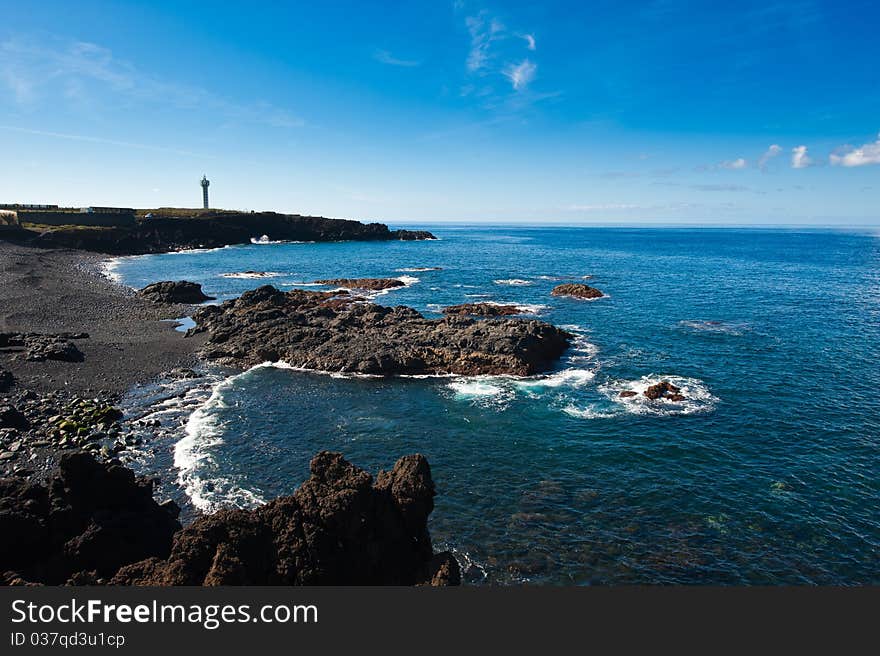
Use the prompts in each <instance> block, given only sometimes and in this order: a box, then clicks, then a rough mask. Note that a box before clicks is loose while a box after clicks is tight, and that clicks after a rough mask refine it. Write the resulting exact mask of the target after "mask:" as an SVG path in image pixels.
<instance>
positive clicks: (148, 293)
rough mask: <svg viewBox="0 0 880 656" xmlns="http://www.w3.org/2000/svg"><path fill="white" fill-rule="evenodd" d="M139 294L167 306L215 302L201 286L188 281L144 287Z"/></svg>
mask: <svg viewBox="0 0 880 656" xmlns="http://www.w3.org/2000/svg"><path fill="white" fill-rule="evenodd" d="M138 294H140V295H141V296H142V297H144V298H145V299H147V300H148V301H152V302H153V303H161V304H165V305H171V304H174V303H183V304H186V305H196V304H198V303H204V302H205V301H213V300H214V297H213V296H208V295H206V294H205V293H204V292H203V291H202V286H201V285H199V284H198V283H195V282H189V281H187V280H179V281H177V282H175V281H171V280H164V281H162V282H154V283H153V284H152V285H147V286H146V287H144V288H143V289H142V290H140V291H139V292H138Z"/></svg>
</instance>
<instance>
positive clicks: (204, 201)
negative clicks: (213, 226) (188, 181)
mask: <svg viewBox="0 0 880 656" xmlns="http://www.w3.org/2000/svg"><path fill="white" fill-rule="evenodd" d="M201 184H202V207H204V208H205V209H208V185H210V184H211V182H210V181H209V180H208V177H207V176H205V175H203V176H202V182H201Z"/></svg>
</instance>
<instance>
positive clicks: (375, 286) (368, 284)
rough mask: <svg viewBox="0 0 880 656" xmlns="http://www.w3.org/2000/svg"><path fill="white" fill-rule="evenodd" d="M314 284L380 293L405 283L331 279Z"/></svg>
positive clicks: (384, 279) (394, 280)
mask: <svg viewBox="0 0 880 656" xmlns="http://www.w3.org/2000/svg"><path fill="white" fill-rule="evenodd" d="M315 282H316V283H317V284H319V285H333V286H334V287H344V288H345V289H368V290H370V291H381V290H384V289H394V288H395V287H405V286H406V283H405V282H403V281H402V280H398V279H397V278H331V279H330V280H316V281H315Z"/></svg>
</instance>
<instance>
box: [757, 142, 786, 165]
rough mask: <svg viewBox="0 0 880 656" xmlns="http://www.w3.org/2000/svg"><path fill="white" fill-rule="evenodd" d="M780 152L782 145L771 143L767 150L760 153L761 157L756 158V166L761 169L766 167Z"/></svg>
mask: <svg viewBox="0 0 880 656" xmlns="http://www.w3.org/2000/svg"><path fill="white" fill-rule="evenodd" d="M781 152H782V146H780V145H779V144H772V145H771V146H770V147H769V148H768V149H767V151H766V152H765V153H764V154H763V155H761V159H759V160H758V168H759V169H761V170H762V171H763V170H764V169H766V168H767V164H768V163H769V162H770V160H771V159H773V158H774V157H776V156H777V155H779V154H780V153H781Z"/></svg>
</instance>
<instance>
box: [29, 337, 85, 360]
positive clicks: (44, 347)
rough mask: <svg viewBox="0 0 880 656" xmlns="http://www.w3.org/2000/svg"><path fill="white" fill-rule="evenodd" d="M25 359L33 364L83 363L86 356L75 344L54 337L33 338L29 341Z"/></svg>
mask: <svg viewBox="0 0 880 656" xmlns="http://www.w3.org/2000/svg"><path fill="white" fill-rule="evenodd" d="M25 359H27V360H30V361H31V362H43V361H45V360H58V361H60V362H82V361H83V359H84V356H83V354H82V351H80V350H79V349H78V348H77V347H76V345H75V344H74V343H73V342H68V341H66V340H63V339H56V338H53V337H44V336H41V337H31V338H29V339H28V340H27V352H26V354H25Z"/></svg>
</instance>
